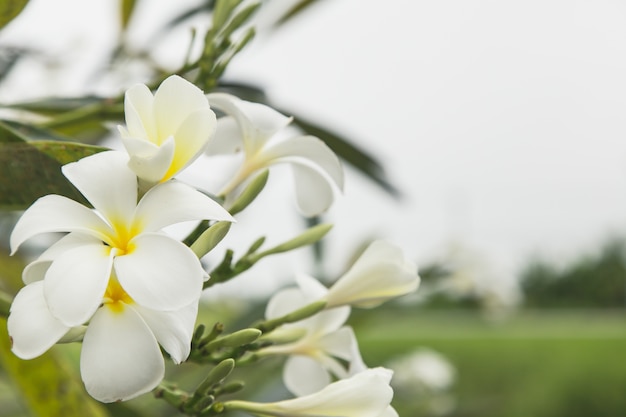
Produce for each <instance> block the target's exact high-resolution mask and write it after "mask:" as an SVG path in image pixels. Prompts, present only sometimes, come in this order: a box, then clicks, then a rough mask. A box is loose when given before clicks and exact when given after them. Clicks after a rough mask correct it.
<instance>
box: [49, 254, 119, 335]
mask: <svg viewBox="0 0 626 417" xmlns="http://www.w3.org/2000/svg"><path fill="white" fill-rule="evenodd" d="M114 252H115V251H114V250H110V248H109V247H108V246H105V245H103V244H101V243H98V244H91V245H86V246H80V247H77V248H74V249H71V250H69V251H66V252H64V253H63V254H62V255H60V256H58V257H57V258H56V259H55V260H54V262H52V264H51V265H50V267H49V268H48V271H47V272H46V277H45V279H44V294H45V297H46V302H47V303H48V307H49V309H50V312H51V313H52V315H53V316H54V317H56V318H57V319H59V320H60V321H61V322H62V323H64V324H65V325H67V326H78V325H81V324H83V323H85V322H87V320H89V319H90V318H91V316H92V315H93V313H94V312H95V311H96V310H97V309H98V306H99V305H100V303H102V298H103V297H104V293H105V291H106V287H107V283H108V282H109V277H110V275H111V267H112V263H113V255H114Z"/></svg>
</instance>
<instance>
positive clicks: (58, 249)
mask: <svg viewBox="0 0 626 417" xmlns="http://www.w3.org/2000/svg"><path fill="white" fill-rule="evenodd" d="M99 243H101V242H100V240H99V239H96V238H94V237H93V236H89V235H85V234H82V233H69V234H67V235H65V236H63V237H62V238H61V239H60V240H59V241H57V242H56V243H54V244H53V245H52V246H50V247H49V248H48V249H46V250H45V251H44V252H43V253H42V254H41V255H39V258H37V259H36V260H35V261H33V262H31V263H30V264H28V265H26V268H24V271H23V272H22V281H24V284H30V283H32V282H35V281H40V280H42V279H43V278H44V275H45V274H46V271H48V267H49V266H50V265H51V264H52V261H53V260H54V259H56V258H57V257H58V256H59V255H61V254H63V253H64V252H66V251H68V250H70V249H74V248H77V247H80V246H84V245H90V244H99Z"/></svg>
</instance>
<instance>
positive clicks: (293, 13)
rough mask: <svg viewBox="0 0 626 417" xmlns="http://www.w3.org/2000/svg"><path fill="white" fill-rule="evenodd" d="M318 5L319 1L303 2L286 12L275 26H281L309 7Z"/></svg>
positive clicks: (303, 0) (302, 0)
mask: <svg viewBox="0 0 626 417" xmlns="http://www.w3.org/2000/svg"><path fill="white" fill-rule="evenodd" d="M314 3H317V0H301V1H299V2H298V3H296V4H294V5H293V6H291V8H290V9H289V10H287V11H286V12H285V14H283V15H282V16H281V17H280V18H279V19H278V20H277V21H276V23H275V24H274V26H276V27H277V26H280V25H282V24H284V23H286V22H287V21H289V20H291V19H293V18H294V17H295V16H298V15H299V14H300V13H302V12H303V11H305V10H306V9H307V8H308V7H309V6H311V5H313V4H314Z"/></svg>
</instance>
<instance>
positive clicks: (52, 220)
mask: <svg viewBox="0 0 626 417" xmlns="http://www.w3.org/2000/svg"><path fill="white" fill-rule="evenodd" d="M49 232H83V233H85V234H89V235H92V236H96V237H98V238H100V239H102V240H105V239H106V234H108V233H112V231H111V228H110V226H109V225H107V224H106V223H105V222H104V221H103V220H102V219H101V218H100V217H98V215H97V214H96V213H94V212H93V211H91V210H89V209H88V208H87V207H85V206H83V205H81V204H79V203H77V202H75V201H74V200H70V199H69V198H66V197H62V196H59V195H47V196H45V197H41V198H40V199H38V200H37V201H35V202H34V203H33V205H32V206H30V207H29V208H28V209H27V210H26V211H25V212H24V214H23V215H22V217H20V219H19V220H18V221H17V224H16V225H15V228H14V229H13V232H11V253H15V251H17V249H18V248H19V247H20V245H21V244H22V243H24V241H26V240H27V239H30V238H31V237H33V236H36V235H39V234H42V233H49Z"/></svg>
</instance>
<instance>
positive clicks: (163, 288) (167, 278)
mask: <svg viewBox="0 0 626 417" xmlns="http://www.w3.org/2000/svg"><path fill="white" fill-rule="evenodd" d="M130 244H131V245H133V246H135V248H134V250H132V252H131V253H129V254H127V255H124V256H118V257H116V258H115V261H114V268H115V271H116V273H117V277H118V280H119V282H120V284H121V285H122V288H124V290H125V291H126V292H127V293H128V295H130V297H131V298H132V299H133V300H134V301H135V302H136V303H137V304H139V305H141V306H142V307H146V308H150V309H153V310H159V311H172V310H178V309H180V308H183V307H186V306H188V305H189V304H191V303H192V302H194V301H197V300H198V299H199V298H200V293H201V292H202V283H203V281H204V275H205V272H204V270H203V269H202V265H201V264H200V261H199V260H198V258H197V257H196V255H194V253H193V252H192V251H191V249H189V248H188V247H187V246H185V245H184V244H182V243H181V242H178V241H177V240H174V239H172V238H170V237H168V236H165V235H160V234H156V233H146V234H142V235H140V236H137V237H136V238H134V239H133V240H131V242H130Z"/></svg>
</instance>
